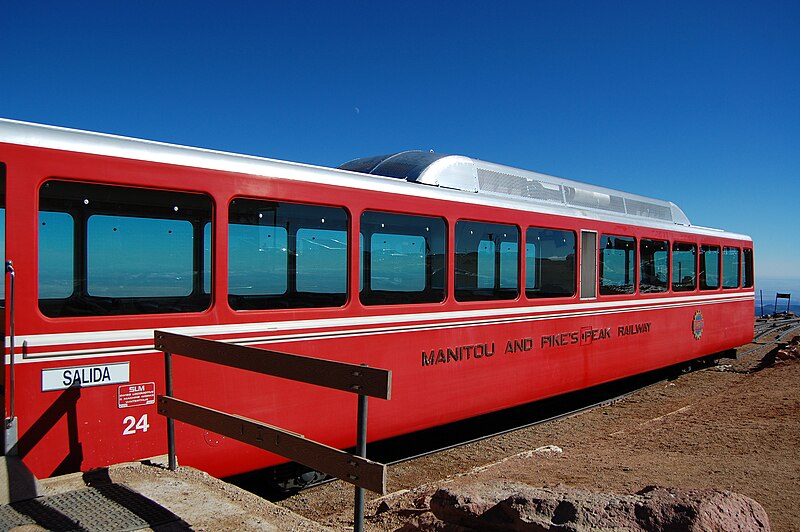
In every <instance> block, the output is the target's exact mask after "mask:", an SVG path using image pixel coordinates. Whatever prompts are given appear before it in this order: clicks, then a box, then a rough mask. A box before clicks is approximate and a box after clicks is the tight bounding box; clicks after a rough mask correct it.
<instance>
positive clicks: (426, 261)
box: [358, 209, 449, 307]
mask: <svg viewBox="0 0 800 532" xmlns="http://www.w3.org/2000/svg"><path fill="white" fill-rule="evenodd" d="M448 234H449V230H448V223H447V220H446V219H445V218H443V217H440V216H429V215H425V214H417V213H407V212H405V213H404V212H396V211H388V210H383V209H366V210H364V211H363V212H362V213H361V214H360V216H359V239H358V240H359V249H358V270H359V271H358V279H359V289H358V294H359V301H360V302H361V304H362V305H364V306H368V307H373V306H380V305H399V304H409V305H417V304H441V303H443V302H444V301H445V300H446V299H447V297H448V295H447V282H448V278H449V257H448ZM376 235H385V236H389V235H392V236H397V237H403V236H406V237H408V241H407V242H408V243H411V244H412V245H416V244H414V243H413V242H412V240H414V239H419V238H422V239H423V241H424V244H425V250H424V255H423V256H422V257H421V258H422V261H423V267H424V272H423V276H424V277H423V281H424V285H423V286H422V287H421V289H414V290H410V289H403V284H402V283H403V278H405V279H406V281H410V280H411V279H410V278H409V275H408V274H409V272H407V271H405V272H404V271H402V267H398V264H387V265H385V266H388V268H387V269H386V270H384V271H383V272H384V273H390V272H392V271H395V272H396V273H397V276H396V277H395V283H396V284H397V289H391V284H390V283H388V284H382V285H379V286H382V288H383V289H373V288H372V283H373V277H372V273H373V266H374V265H375V264H376V263H375V262H374V261H375V260H376V259H378V258H379V256H376V255H375V254H373V249H372V247H373V244H374V243H375V242H374V241H373V237H375V236H376ZM391 240H395V244H403V240H402V238H398V239H394V238H393V239H391ZM387 249H388V248H387ZM387 249H384V251H387ZM395 251H400V250H395ZM392 256H395V257H403V256H406V255H403V254H402V253H396V254H393V253H389V254H388V255H385V256H383V258H388V259H389V260H390V261H391V260H393V259H392V258H391V257H392ZM407 256H408V257H410V258H413V257H412V256H411V255H407ZM394 260H399V259H394ZM400 266H402V265H400ZM414 286H417V285H414Z"/></svg>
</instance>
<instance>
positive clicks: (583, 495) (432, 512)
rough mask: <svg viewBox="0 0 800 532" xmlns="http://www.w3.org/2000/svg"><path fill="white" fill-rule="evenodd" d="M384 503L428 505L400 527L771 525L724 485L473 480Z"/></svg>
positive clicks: (754, 528)
mask: <svg viewBox="0 0 800 532" xmlns="http://www.w3.org/2000/svg"><path fill="white" fill-rule="evenodd" d="M404 499H405V500H408V497H405V498H404ZM384 502H385V504H384V506H383V510H384V511H387V512H398V513H400V514H403V515H405V516H408V515H409V514H410V513H413V510H415V509H416V510H417V511H420V510H423V511H422V512H421V513H419V514H418V515H417V516H415V517H413V518H412V519H411V520H409V521H407V522H406V524H405V525H404V526H403V527H402V528H401V529H400V530H403V531H406V532H411V531H453V532H455V531H459V532H462V531H463V532H467V531H473V530H474V531H479V530H480V531H495V530H496V531H501V530H502V531H523V530H524V531H550V530H559V531H590V530H627V531H637V530H642V531H645V530H671V531H681V530H686V531H689V530H709V531H712V530H719V531H723V530H724V531H733V530H748V531H758V530H764V531H768V530H770V526H769V520H768V518H767V513H766V512H765V511H764V508H762V507H761V505H760V504H759V503H757V502H756V501H754V500H753V499H750V498H749V497H745V496H744V495H739V494H736V493H731V492H729V491H723V490H717V489H680V488H663V487H648V488H646V489H644V490H642V491H641V492H639V493H638V494H636V495H619V494H613V493H611V494H609V493H595V492H592V491H588V490H583V489H572V488H568V487H565V486H559V487H556V488H534V487H532V486H529V485H527V484H521V483H519V482H509V481H502V482H468V483H454V484H452V483H451V484H448V485H446V486H443V487H440V488H438V489H436V491H435V492H433V494H425V493H424V491H423V492H422V493H421V494H420V496H418V497H417V498H416V499H415V506H417V508H414V509H412V508H407V507H406V508H402V507H398V508H391V505H390V504H388V503H387V502H386V501H384ZM426 506H427V509H426V508H425V507H426Z"/></svg>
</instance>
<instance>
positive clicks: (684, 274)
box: [672, 242, 697, 292]
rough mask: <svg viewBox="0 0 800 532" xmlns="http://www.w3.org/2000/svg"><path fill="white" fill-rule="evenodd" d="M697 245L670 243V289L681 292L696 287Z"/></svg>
mask: <svg viewBox="0 0 800 532" xmlns="http://www.w3.org/2000/svg"><path fill="white" fill-rule="evenodd" d="M696 272H697V246H695V245H694V244H686V243H683V242H675V243H674V244H672V290H674V291H676V292H683V291H687V290H694V289H695V288H697V275H696Z"/></svg>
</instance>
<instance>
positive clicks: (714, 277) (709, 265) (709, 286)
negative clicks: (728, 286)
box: [699, 245, 720, 290]
mask: <svg viewBox="0 0 800 532" xmlns="http://www.w3.org/2000/svg"><path fill="white" fill-rule="evenodd" d="M719 259H720V254H719V246H707V245H702V246H700V275H699V277H700V290H715V289H717V288H719Z"/></svg>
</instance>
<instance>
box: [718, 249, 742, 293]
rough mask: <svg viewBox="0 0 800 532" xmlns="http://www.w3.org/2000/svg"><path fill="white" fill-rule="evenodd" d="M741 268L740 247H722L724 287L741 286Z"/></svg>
mask: <svg viewBox="0 0 800 532" xmlns="http://www.w3.org/2000/svg"><path fill="white" fill-rule="evenodd" d="M741 269H742V268H741V259H740V258H739V248H729V247H724V248H722V288H739V276H740V272H741Z"/></svg>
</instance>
